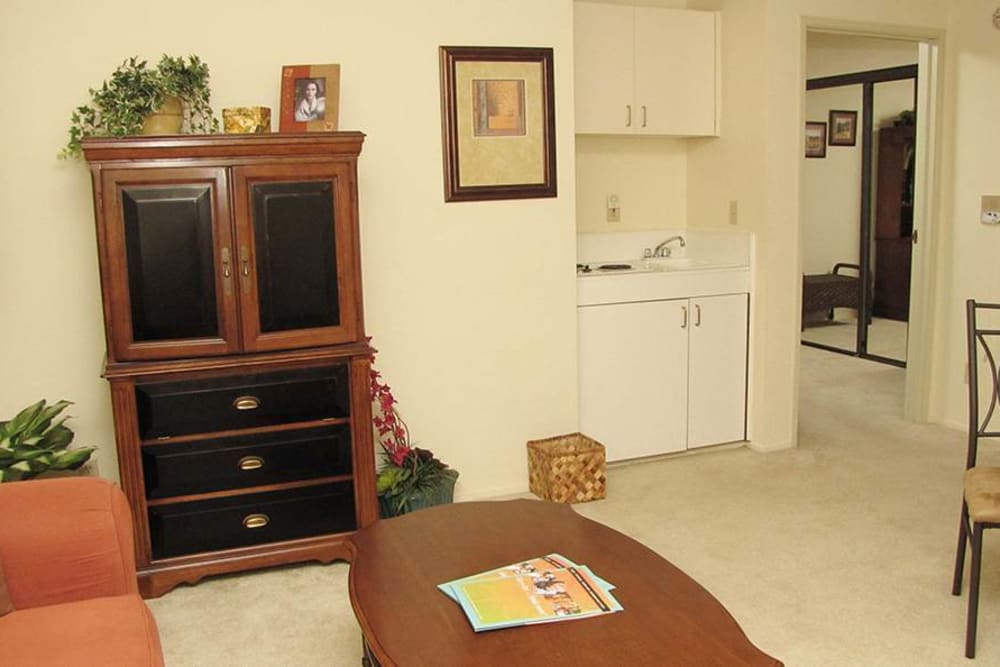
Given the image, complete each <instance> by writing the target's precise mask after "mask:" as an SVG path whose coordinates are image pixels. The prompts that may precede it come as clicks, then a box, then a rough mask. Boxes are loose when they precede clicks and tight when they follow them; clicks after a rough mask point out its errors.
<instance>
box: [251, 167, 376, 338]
mask: <svg viewBox="0 0 1000 667" xmlns="http://www.w3.org/2000/svg"><path fill="white" fill-rule="evenodd" d="M350 178H351V177H350V171H349V169H348V166H347V164H346V163H343V164H342V163H335V164H331V163H326V164H316V165H296V166H295V167H294V168H290V167H286V166H277V165H275V166H271V165H267V166H260V167H241V168H237V169H235V170H234V183H235V191H236V198H235V201H236V220H237V237H238V246H239V250H238V252H239V261H240V274H241V277H240V280H241V293H242V294H243V295H245V297H246V298H243V299H242V301H241V310H242V323H243V342H244V348H245V349H246V350H248V351H256V350H274V349H283V348H290V347H306V346H312V345H329V344H335V343H343V342H349V341H353V340H355V339H356V336H357V331H358V330H359V329H360V327H359V326H358V324H357V317H358V312H359V309H358V307H357V301H358V299H357V297H356V294H355V293H356V291H357V285H358V284H359V282H360V281H359V277H358V267H357V262H356V260H355V249H354V246H355V244H356V239H355V237H354V233H353V230H352V228H351V225H350V224H349V221H350V220H351V208H352V207H353V206H354V202H353V200H352V197H351V194H350V193H351V187H350V183H349V180H350Z"/></svg>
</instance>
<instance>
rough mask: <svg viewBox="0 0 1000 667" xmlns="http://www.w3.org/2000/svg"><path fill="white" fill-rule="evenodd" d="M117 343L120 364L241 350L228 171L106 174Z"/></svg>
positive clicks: (114, 339) (114, 344)
mask: <svg viewBox="0 0 1000 667" xmlns="http://www.w3.org/2000/svg"><path fill="white" fill-rule="evenodd" d="M104 179H105V181H104V186H105V187H104V189H105V192H106V193H107V194H106V195H105V206H106V207H107V210H106V211H105V216H104V219H105V220H106V221H107V228H106V229H104V230H102V232H103V234H104V235H105V238H106V240H107V246H108V251H109V252H108V259H109V260H110V261H109V262H107V267H106V269H105V270H106V271H108V272H110V273H111V275H110V276H107V278H109V280H108V282H106V283H105V284H106V285H107V286H108V292H109V298H108V299H107V303H106V304H105V305H106V308H107V309H109V310H110V315H111V318H110V321H111V323H112V324H111V326H110V327H109V329H110V331H111V338H112V340H111V343H112V347H113V351H114V356H115V358H116V359H119V360H139V359H163V358H170V357H177V356H200V355H206V354H225V353H227V352H231V351H234V350H235V349H236V345H237V333H236V331H237V329H236V320H235V301H234V296H233V288H232V281H231V278H227V277H226V275H225V272H226V271H229V272H230V273H231V269H226V268H225V267H223V270H222V271H220V270H217V267H219V266H221V265H222V264H223V261H224V260H225V259H226V258H227V256H228V254H229V252H230V250H229V246H230V245H231V244H230V241H229V239H230V229H229V226H228V224H229V222H228V220H229V215H228V193H227V189H226V181H225V176H224V171H223V170H219V169H159V170H143V171H139V170H135V171H132V170H115V171H109V172H105V174H104Z"/></svg>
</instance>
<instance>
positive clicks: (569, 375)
mask: <svg viewBox="0 0 1000 667" xmlns="http://www.w3.org/2000/svg"><path fill="white" fill-rule="evenodd" d="M571 9H572V3H571V2H570V0H547V1H545V2H537V1H536V0H509V1H506V2H503V3H497V2H486V1H469V2H450V1H447V0H430V1H428V2H420V3H413V2H402V1H399V0H397V1H390V0H382V1H368V2H350V3H348V2H320V1H319V0H302V1H301V2H298V3H295V5H294V8H293V7H292V6H289V7H288V8H287V9H284V10H282V11H278V10H279V8H277V7H276V6H275V5H274V3H269V2H268V3H265V2H257V1H254V0H251V1H250V2H244V3H242V4H240V5H239V6H238V8H237V6H235V5H230V4H227V3H204V2H194V1H193V0H178V2H175V3H172V4H171V5H170V7H169V9H166V10H164V11H157V12H153V13H150V12H147V11H138V10H136V8H135V6H134V4H132V3H129V2H126V1H125V0H107V1H105V2H101V3H97V4H94V3H91V4H86V3H83V4H81V3H77V2H69V1H68V0H61V1H58V2H54V3H41V4H40V3H35V2H29V1H28V0H8V2H5V3H4V4H3V9H2V10H0V54H2V55H3V58H4V62H5V63H6V65H5V66H4V68H3V73H2V74H0V77H2V79H0V86H2V90H4V91H5V99H6V100H8V103H6V104H4V105H0V121H2V122H0V127H3V128H4V132H5V141H4V150H3V155H4V157H3V159H2V160H0V170H2V171H0V182H2V183H3V187H4V193H3V195H4V196H3V197H0V305H2V312H3V316H2V319H3V327H2V329H0V350H2V352H0V368H2V369H3V372H2V373H3V375H2V378H3V386H4V390H3V392H2V393H0V415H9V414H11V413H12V412H13V411H14V410H15V409H17V408H18V407H20V406H22V405H25V404H27V403H29V402H31V401H33V400H36V399H37V398H39V397H43V396H44V397H48V398H51V399H57V398H63V397H65V398H67V399H71V400H73V401H75V402H76V405H74V406H73V408H72V413H73V415H74V420H73V422H72V424H73V425H74V426H75V427H76V431H77V437H78V442H80V443H85V444H96V445H99V446H100V448H101V449H100V461H99V463H100V472H101V474H103V475H105V476H108V477H116V476H117V465H116V462H115V455H114V447H113V440H112V430H111V417H110V404H109V400H108V392H107V389H106V385H105V383H104V382H103V380H101V379H100V377H99V376H100V372H101V367H102V363H103V350H104V342H103V328H102V321H101V309H100V293H99V285H98V274H97V259H96V257H97V255H96V249H95V240H94V223H93V218H92V207H91V203H90V192H89V176H88V173H87V170H86V168H85V166H84V165H83V164H81V163H79V162H60V161H57V160H56V159H55V155H56V153H57V151H58V150H59V149H60V147H61V146H62V144H63V142H64V141H65V139H66V130H67V125H68V119H69V115H70V112H71V111H72V109H73V107H74V106H75V105H78V104H81V103H83V102H85V101H86V91H87V88H88V87H91V86H98V85H99V84H100V82H101V81H102V80H103V79H104V78H106V76H107V75H108V74H109V73H110V72H111V70H112V69H113V68H114V67H115V66H116V65H117V64H118V63H120V62H121V61H122V60H123V59H124V58H126V57H128V56H131V55H133V54H136V55H140V56H142V57H145V58H148V59H150V60H154V61H155V60H157V59H158V58H159V56H160V54H161V53H164V52H166V53H170V54H175V55H183V54H188V53H196V54H198V55H199V56H201V57H202V58H203V59H204V60H205V61H206V62H207V63H208V64H209V66H210V67H211V73H212V90H213V99H212V101H213V105H214V107H215V109H216V111H217V112H218V111H219V110H220V109H221V108H223V107H226V106H238V105H247V104H264V105H267V106H270V107H271V108H272V109H273V110H274V111H275V113H276V111H277V107H278V84H279V79H280V71H281V66H282V65H286V64H300V63H328V62H336V63H340V64H341V68H342V82H341V109H340V111H341V116H340V117H341V127H343V128H344V129H358V130H362V131H364V132H365V133H367V135H368V138H367V140H366V143H365V147H364V151H363V153H362V156H361V161H360V209H361V236H362V253H363V258H362V259H363V273H364V288H365V315H366V325H367V330H368V333H369V334H371V335H372V336H374V344H375V346H376V347H377V348H378V349H379V352H380V353H379V357H378V367H379V368H380V369H381V370H382V372H383V373H384V374H385V376H386V378H387V379H388V381H389V383H390V384H391V385H392V387H393V390H394V392H395V394H396V397H397V398H398V399H399V401H400V407H401V410H402V413H403V417H404V418H405V419H406V420H407V421H408V423H409V426H410V429H411V431H412V433H413V436H414V438H415V439H416V440H418V441H419V443H420V444H421V445H422V446H424V447H428V448H430V449H432V450H433V451H434V452H435V453H437V454H439V455H440V456H441V457H442V458H443V459H444V460H446V461H448V462H449V463H451V464H452V465H454V466H455V467H456V468H457V469H458V470H459V471H461V474H462V477H461V479H460V480H459V488H458V495H459V497H472V496H480V495H490V494H495V493H505V492H511V491H520V490H524V489H526V488H527V466H526V456H525V442H526V441H527V440H528V439H531V438H538V437H544V436H550V435H556V434H559V433H564V432H568V431H573V430H575V429H576V426H577V400H576V391H577V390H576V386H577V383H576V342H575V340H576V312H575V307H574V306H575V296H574V295H575V276H574V273H573V272H572V269H571V265H572V260H573V259H574V256H575V235H574V234H575V228H574V220H573V209H574V197H575V195H574V168H573V165H574V157H573V152H574V146H573V132H572V128H573V126H572V108H573V102H572V80H573V77H572V75H571V72H572V25H573V22H572V13H571ZM528 16H530V17H531V20H525V17H528ZM442 44H461V45H465V44H474V45H510V46H517V45H523V46H551V47H553V48H554V49H555V73H556V74H555V81H556V99H555V108H556V115H557V127H558V131H557V137H556V140H557V148H558V160H557V164H558V167H559V174H558V185H559V195H560V196H559V197H558V198H556V199H541V200H521V201H508V202H484V203H457V204H445V203H444V201H443V195H442V167H441V135H440V106H439V85H438V60H437V48H438V46H439V45H442Z"/></svg>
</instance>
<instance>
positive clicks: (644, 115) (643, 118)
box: [642, 104, 646, 127]
mask: <svg viewBox="0 0 1000 667" xmlns="http://www.w3.org/2000/svg"><path fill="white" fill-rule="evenodd" d="M642 126H643V127H646V105H645V104H643V105H642Z"/></svg>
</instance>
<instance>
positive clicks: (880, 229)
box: [872, 125, 915, 321]
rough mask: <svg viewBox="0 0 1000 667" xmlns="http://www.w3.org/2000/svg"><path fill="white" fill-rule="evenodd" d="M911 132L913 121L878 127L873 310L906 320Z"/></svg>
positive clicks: (910, 234)
mask: <svg viewBox="0 0 1000 667" xmlns="http://www.w3.org/2000/svg"><path fill="white" fill-rule="evenodd" d="M914 136H915V134H914V126H913V125H893V126H890V127H882V128H879V131H878V172H877V181H876V183H877V185H876V191H875V290H874V291H875V294H874V302H873V304H872V312H873V314H874V315H875V316H876V317H885V318H888V319H892V320H904V321H906V320H908V319H909V316H910V265H911V254H912V250H913V247H912V246H913V168H914Z"/></svg>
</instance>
